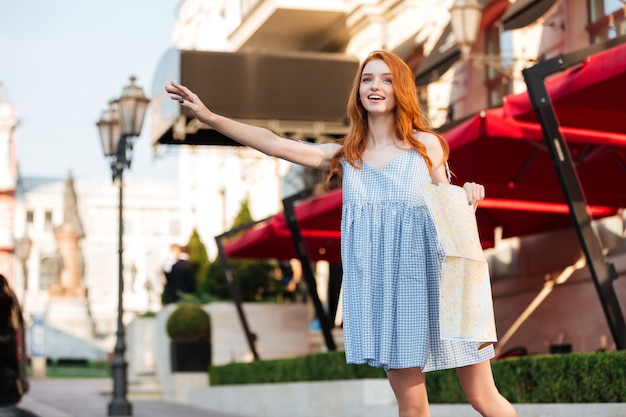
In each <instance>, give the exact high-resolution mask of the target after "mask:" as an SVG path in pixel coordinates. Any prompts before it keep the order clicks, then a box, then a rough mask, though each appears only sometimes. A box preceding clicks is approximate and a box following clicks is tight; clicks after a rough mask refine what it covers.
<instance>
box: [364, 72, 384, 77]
mask: <svg viewBox="0 0 626 417" xmlns="http://www.w3.org/2000/svg"><path fill="white" fill-rule="evenodd" d="M365 75H374V74H373V73H371V72H364V73H363V74H361V77H363V76H365ZM380 75H389V76H391V73H390V72H385V73H382V74H380Z"/></svg>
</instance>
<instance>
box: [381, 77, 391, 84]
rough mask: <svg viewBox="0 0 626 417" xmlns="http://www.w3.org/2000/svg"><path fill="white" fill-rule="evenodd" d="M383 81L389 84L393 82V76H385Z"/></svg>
mask: <svg viewBox="0 0 626 417" xmlns="http://www.w3.org/2000/svg"><path fill="white" fill-rule="evenodd" d="M383 82H385V83H387V84H393V82H392V81H391V78H385V79H384V80H383Z"/></svg>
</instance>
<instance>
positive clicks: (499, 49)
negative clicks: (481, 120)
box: [485, 25, 513, 107]
mask: <svg viewBox="0 0 626 417" xmlns="http://www.w3.org/2000/svg"><path fill="white" fill-rule="evenodd" d="M485 42H486V45H485V51H486V53H487V55H488V56H492V57H499V59H497V60H493V61H492V62H491V63H488V65H487V69H486V81H485V84H486V85H487V91H488V102H489V107H496V106H500V105H502V101H503V100H504V96H506V95H507V94H509V93H510V92H511V83H510V80H509V78H510V76H511V71H512V69H513V38H512V35H511V32H510V31H505V30H504V28H503V27H502V26H501V25H497V26H496V25H490V26H489V28H488V29H487V33H486V37H485Z"/></svg>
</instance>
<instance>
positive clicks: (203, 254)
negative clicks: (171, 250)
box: [187, 229, 209, 294]
mask: <svg viewBox="0 0 626 417" xmlns="http://www.w3.org/2000/svg"><path fill="white" fill-rule="evenodd" d="M187 250H188V252H189V261H190V262H191V263H192V264H193V265H194V267H195V268H196V288H197V289H196V293H198V294H199V293H200V288H201V287H202V283H203V281H204V280H205V278H206V274H207V270H208V269H209V255H208V253H207V250H206V246H204V243H202V240H201V239H200V235H199V234H198V231H197V230H196V229H193V232H191V236H190V237H189V241H188V242H187Z"/></svg>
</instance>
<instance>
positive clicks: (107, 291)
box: [14, 178, 188, 339]
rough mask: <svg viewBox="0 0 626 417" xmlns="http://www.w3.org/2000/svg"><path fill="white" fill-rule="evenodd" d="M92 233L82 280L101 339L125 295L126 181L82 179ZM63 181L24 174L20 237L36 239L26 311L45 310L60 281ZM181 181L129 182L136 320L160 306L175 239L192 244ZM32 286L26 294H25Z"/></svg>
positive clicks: (79, 191) (128, 293) (83, 212)
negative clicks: (184, 222) (185, 231)
mask: <svg viewBox="0 0 626 417" xmlns="http://www.w3.org/2000/svg"><path fill="white" fill-rule="evenodd" d="M74 184H75V192H76V196H77V201H78V213H79V216H80V220H81V222H82V224H83V229H84V234H85V236H84V238H82V239H81V240H80V242H79V245H80V249H81V252H82V254H81V255H82V259H83V265H84V269H83V271H82V276H81V285H82V286H83V287H84V288H86V289H87V298H88V308H89V314H90V317H91V320H92V321H93V329H94V334H93V337H94V339H98V338H105V339H106V338H108V337H109V336H110V335H111V334H113V333H114V332H115V330H116V320H117V297H118V267H117V266H118V236H119V235H118V224H119V223H118V222H119V216H118V208H119V206H118V203H119V195H118V192H119V187H118V183H112V182H111V180H110V179H109V180H107V179H85V180H77V181H75V182H74ZM65 185H66V181H65V180H62V179H59V180H53V179H33V178H23V179H22V180H21V184H20V187H19V188H18V194H17V196H16V206H15V224H14V234H15V236H16V237H18V238H19V237H21V236H29V237H30V239H31V240H32V242H33V243H32V247H31V250H30V254H29V257H28V268H27V271H28V277H26V279H27V281H28V282H27V283H26V285H25V286H24V284H23V282H24V278H25V277H24V276H23V274H21V273H20V272H19V271H18V273H17V274H16V276H17V279H16V285H15V289H16V293H17V294H18V298H19V299H20V300H23V301H22V302H23V308H24V311H25V316H26V317H27V318H28V317H30V316H31V315H32V314H35V313H40V314H45V313H46V312H47V310H48V308H49V303H50V295H49V292H48V287H49V286H51V285H54V284H55V279H57V278H58V269H57V268H58V267H59V263H58V262H59V260H58V256H59V255H58V249H57V244H56V241H55V237H54V233H53V230H54V228H55V227H58V226H59V225H60V224H61V223H62V222H63V213H64V197H63V196H64V188H65ZM179 202H180V195H179V189H178V184H177V183H176V182H175V181H170V182H168V181H163V180H132V179H131V180H129V179H126V180H125V182H124V211H123V222H124V223H123V224H124V234H123V263H124V271H123V272H124V309H125V313H126V314H127V317H125V320H129V319H131V318H132V317H134V316H135V315H137V314H142V313H145V312H148V311H158V310H159V309H160V307H161V302H160V296H161V291H162V287H163V282H164V276H163V274H162V272H161V269H162V266H163V264H164V263H165V261H166V259H167V257H168V255H169V247H170V245H171V244H172V243H180V242H183V243H184V242H186V241H187V239H188V235H182V234H181V210H180V203H179ZM23 288H26V293H24V292H23Z"/></svg>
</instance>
